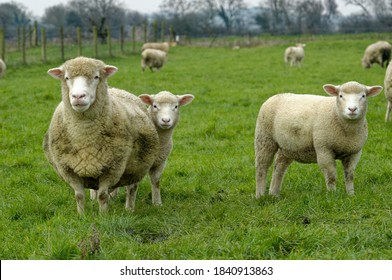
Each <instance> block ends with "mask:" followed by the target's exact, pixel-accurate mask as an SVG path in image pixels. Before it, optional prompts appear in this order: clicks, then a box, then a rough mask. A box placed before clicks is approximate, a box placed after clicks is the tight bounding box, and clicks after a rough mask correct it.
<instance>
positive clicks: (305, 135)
mask: <svg viewBox="0 0 392 280" xmlns="http://www.w3.org/2000/svg"><path fill="white" fill-rule="evenodd" d="M324 90H325V92H326V93H328V94H330V95H332V96H333V97H326V96H317V95H304V94H290V93H286V94H278V95H275V96H272V97H271V98H269V99H268V100H267V101H266V102H265V103H264V104H263V105H262V106H261V108H260V112H259V115H258V117H257V123H256V132H255V163H256V197H257V198H259V197H261V196H262V195H264V194H265V191H266V179H267V174H268V169H269V167H270V165H271V164H272V161H273V159H274V156H275V154H276V158H275V167H274V171H273V174H272V181H271V186H270V190H269V193H270V194H271V195H278V194H279V192H280V189H281V185H282V181H283V177H284V174H285V172H286V170H287V168H288V166H289V165H290V164H291V163H292V162H293V161H298V162H301V163H318V165H319V167H320V169H321V171H322V172H323V174H324V177H325V182H326V185H327V188H328V190H335V189H336V166H335V160H336V159H339V160H341V161H342V163H343V167H344V174H345V183H346V191H347V193H348V194H354V182H353V179H354V170H355V167H356V165H357V163H358V161H359V159H360V156H361V152H362V148H363V146H364V144H365V142H366V140H367V136H368V129H367V121H366V110H367V104H368V101H367V98H368V97H370V96H376V95H377V94H379V93H380V92H381V90H382V87H381V86H372V87H369V86H365V85H362V84H359V83H357V82H348V83H345V84H343V85H340V86H334V85H330V84H327V85H324Z"/></svg>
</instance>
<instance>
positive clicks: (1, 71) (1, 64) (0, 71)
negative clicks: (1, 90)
mask: <svg viewBox="0 0 392 280" xmlns="http://www.w3.org/2000/svg"><path fill="white" fill-rule="evenodd" d="M6 69H7V67H6V65H5V62H4V61H3V60H2V59H1V58H0V78H1V77H3V76H4V74H5V70H6Z"/></svg>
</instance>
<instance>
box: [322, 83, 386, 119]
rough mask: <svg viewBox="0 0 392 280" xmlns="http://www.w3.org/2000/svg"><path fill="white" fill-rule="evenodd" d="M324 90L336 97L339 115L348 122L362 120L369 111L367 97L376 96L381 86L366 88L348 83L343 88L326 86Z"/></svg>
mask: <svg viewBox="0 0 392 280" xmlns="http://www.w3.org/2000/svg"><path fill="white" fill-rule="evenodd" d="M324 90H325V92H327V93H328V94H330V95H333V96H336V109H337V112H338V114H339V115H340V116H341V117H343V118H344V119H347V120H359V119H362V118H363V117H364V116H365V114H366V110H367V97H370V96H376V95H377V94H379V93H380V92H381V90H382V87H381V86H372V87H368V86H364V85H361V84H359V83H357V82H348V83H345V84H343V85H341V86H334V85H324Z"/></svg>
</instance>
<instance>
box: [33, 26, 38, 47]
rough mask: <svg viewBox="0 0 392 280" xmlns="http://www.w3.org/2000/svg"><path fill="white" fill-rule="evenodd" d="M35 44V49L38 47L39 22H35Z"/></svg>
mask: <svg viewBox="0 0 392 280" xmlns="http://www.w3.org/2000/svg"><path fill="white" fill-rule="evenodd" d="M33 43H34V47H37V46H38V22H37V21H34V29H33Z"/></svg>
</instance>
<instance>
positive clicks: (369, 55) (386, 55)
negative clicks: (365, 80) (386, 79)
mask: <svg viewBox="0 0 392 280" xmlns="http://www.w3.org/2000/svg"><path fill="white" fill-rule="evenodd" d="M391 48H392V47H391V44H389V43H388V42H386V41H378V42H376V43H374V44H371V45H369V46H368V47H367V48H366V50H365V53H364V55H363V58H362V66H363V67H364V68H370V67H371V66H372V64H373V63H377V64H380V66H381V68H384V63H386V66H388V64H389V60H390V59H391Z"/></svg>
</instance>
